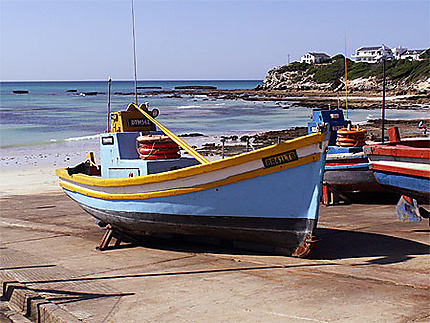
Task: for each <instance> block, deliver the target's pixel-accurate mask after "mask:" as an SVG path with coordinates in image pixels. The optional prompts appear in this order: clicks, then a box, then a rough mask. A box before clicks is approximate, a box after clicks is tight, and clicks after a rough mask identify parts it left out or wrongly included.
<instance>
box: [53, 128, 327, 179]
mask: <svg viewBox="0 0 430 323" xmlns="http://www.w3.org/2000/svg"><path fill="white" fill-rule="evenodd" d="M324 140H325V133H322V132H319V133H314V134H310V135H306V136H303V137H299V138H295V139H291V140H287V141H284V142H281V143H279V144H274V145H271V146H268V147H264V148H260V149H257V150H254V151H250V152H246V153H243V154H240V155H235V156H232V157H228V158H225V159H219V160H216V161H213V162H210V163H207V164H199V165H194V166H190V167H185V168H181V169H177V170H171V171H168V172H163V173H158V174H152V175H145V176H136V177H128V178H101V177H96V176H91V175H85V174H74V175H69V174H68V173H67V171H66V169H65V168H59V169H56V171H55V173H56V175H57V176H58V177H59V178H60V179H64V180H66V181H69V182H75V183H79V184H84V185H91V186H101V187H114V186H133V185H142V184H150V183H157V182H163V181H169V180H176V179H180V178H185V177H190V176H195V175H199V174H202V173H207V172H211V171H215V170H220V169H224V168H228V167H232V166H236V165H240V164H243V163H245V162H249V161H253V160H256V159H260V158H264V157H267V156H268V155H269V156H270V155H272V154H277V153H281V152H285V151H287V150H293V149H299V148H303V147H306V146H310V145H313V144H317V143H321V142H323V141H324Z"/></svg>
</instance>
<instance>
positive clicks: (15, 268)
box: [0, 265, 56, 270]
mask: <svg viewBox="0 0 430 323" xmlns="http://www.w3.org/2000/svg"><path fill="white" fill-rule="evenodd" d="M55 266H56V265H32V266H19V267H3V268H0V270H17V269H32V268H49V267H55Z"/></svg>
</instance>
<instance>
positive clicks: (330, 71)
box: [279, 49, 430, 83]
mask: <svg viewBox="0 0 430 323" xmlns="http://www.w3.org/2000/svg"><path fill="white" fill-rule="evenodd" d="M421 58H424V59H423V60H421V61H410V60H403V59H402V60H397V59H394V60H390V61H386V65H385V74H386V77H387V79H391V80H392V81H394V82H398V81H405V82H406V83H411V82H415V81H418V80H421V79H425V78H428V77H430V49H427V50H426V51H425V52H424V53H423V54H422V55H421ZM347 64H348V79H349V80H354V79H357V78H360V77H362V78H368V77H373V76H375V77H376V78H377V79H381V78H382V74H383V71H382V69H383V63H382V62H381V63H373V64H372V63H364V62H359V63H355V62H353V61H352V60H350V59H347ZM287 71H301V72H303V73H304V74H306V75H313V80H314V81H315V82H317V83H333V82H337V81H338V80H339V79H341V78H342V77H344V75H345V57H344V56H343V55H341V54H339V55H336V56H333V57H332V58H331V62H330V63H328V64H316V65H309V64H306V63H299V62H293V63H291V64H289V65H285V66H282V67H280V68H279V72H281V73H283V72H287Z"/></svg>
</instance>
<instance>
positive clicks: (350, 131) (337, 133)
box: [308, 109, 382, 199]
mask: <svg viewBox="0 0 430 323" xmlns="http://www.w3.org/2000/svg"><path fill="white" fill-rule="evenodd" d="M319 123H326V124H328V125H330V126H329V131H330V140H329V146H328V151H327V157H326V164H325V168H324V186H325V187H326V188H327V189H328V190H330V191H332V192H335V193H337V194H338V195H340V196H342V197H343V198H344V199H350V198H354V197H355V196H358V195H359V194H361V193H369V192H380V191H382V187H381V186H380V185H379V184H378V183H377V181H376V180H375V178H374V176H373V174H372V171H371V170H370V169H369V160H368V158H367V156H366V155H365V154H364V151H363V146H364V145H365V141H364V139H365V138H364V137H365V131H364V130H363V129H360V128H358V126H356V127H355V128H353V127H351V121H349V120H346V119H345V118H344V115H343V111H342V110H340V109H314V110H313V111H312V121H311V122H309V123H308V133H309V134H310V133H314V132H316V131H317V129H318V128H317V125H318V124H319Z"/></svg>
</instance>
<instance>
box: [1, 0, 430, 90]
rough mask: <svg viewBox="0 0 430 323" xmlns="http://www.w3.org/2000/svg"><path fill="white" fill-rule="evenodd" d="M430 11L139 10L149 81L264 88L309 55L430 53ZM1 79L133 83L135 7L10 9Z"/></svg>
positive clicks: (317, 6)
mask: <svg viewBox="0 0 430 323" xmlns="http://www.w3.org/2000/svg"><path fill="white" fill-rule="evenodd" d="M429 3H430V1H427V0H423V1H413V0H408V1H306V0H302V1H203V0H201V1H180V0H177V1H143V0H135V15H136V33H137V59H138V64H137V65H138V78H139V79H142V80H143V79H152V80H155V79H161V80H163V79H164V80H166V79H181V80H184V79H263V78H264V76H265V75H266V72H267V71H268V70H269V69H270V68H272V67H274V66H279V65H284V64H286V63H287V60H288V54H290V57H291V61H292V60H298V59H299V58H300V56H301V55H302V54H304V53H305V52H307V51H321V52H326V53H328V54H329V55H334V54H337V53H342V52H344V46H345V45H344V37H345V33H346V37H347V53H348V55H351V53H353V52H354V50H355V49H356V48H358V47H360V46H363V45H379V44H382V43H384V44H386V45H388V46H390V47H395V46H398V45H400V44H401V45H403V46H404V47H408V48H427V47H429V46H430V45H429V43H430V5H429ZM0 4H1V8H0V9H1V25H0V27H1V30H0V33H1V38H0V45H1V47H0V55H1V56H0V60H1V65H0V67H1V70H0V73H1V75H0V79H1V80H3V81H5V80H104V79H106V78H107V77H108V76H111V77H112V78H113V79H117V80H119V79H132V78H133V66H132V64H133V58H132V57H133V56H132V37H131V18H130V17H131V9H130V8H131V4H130V0H116V1H113V0H104V1H102V0H87V1H83V0H82V1H80V0H74V1H71V0H70V1H67V0H56V1H47V0H45V1H40V0H32V1H31V0H28V1H22V0H0Z"/></svg>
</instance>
